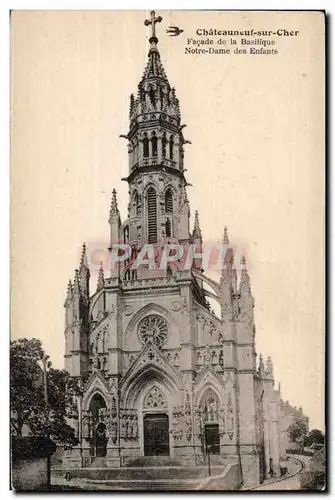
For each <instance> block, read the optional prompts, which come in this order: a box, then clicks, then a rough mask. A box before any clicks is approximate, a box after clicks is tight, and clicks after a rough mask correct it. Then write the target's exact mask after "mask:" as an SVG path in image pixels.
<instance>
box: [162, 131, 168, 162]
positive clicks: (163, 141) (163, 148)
mask: <svg viewBox="0 0 335 500" xmlns="http://www.w3.org/2000/svg"><path fill="white" fill-rule="evenodd" d="M166 145H167V140H166V133H165V132H164V134H163V137H162V155H163V158H166Z"/></svg>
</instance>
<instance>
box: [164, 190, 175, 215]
mask: <svg viewBox="0 0 335 500" xmlns="http://www.w3.org/2000/svg"><path fill="white" fill-rule="evenodd" d="M165 212H166V213H167V214H172V213H173V196H172V191H171V189H170V188H169V189H167V191H166V193H165Z"/></svg>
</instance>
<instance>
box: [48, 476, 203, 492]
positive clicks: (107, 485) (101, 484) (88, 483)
mask: <svg viewBox="0 0 335 500" xmlns="http://www.w3.org/2000/svg"><path fill="white" fill-rule="evenodd" d="M60 479H61V478H57V479H55V478H54V479H53V481H52V484H53V487H54V488H55V489H57V486H58V487H59V488H60V489H62V487H64V488H65V489H66V487H68V488H69V489H78V490H84V491H111V490H113V491H121V490H127V491H192V490H195V489H196V487H197V486H198V484H199V482H200V480H197V479H193V480H185V479H178V480H176V479H165V480H162V479H156V480H145V479H143V480H114V481H110V480H107V481H106V480H105V481H101V480H99V481H97V480H89V479H84V480H81V481H80V480H78V479H71V480H70V481H66V482H65V481H64V480H63V479H62V480H60Z"/></svg>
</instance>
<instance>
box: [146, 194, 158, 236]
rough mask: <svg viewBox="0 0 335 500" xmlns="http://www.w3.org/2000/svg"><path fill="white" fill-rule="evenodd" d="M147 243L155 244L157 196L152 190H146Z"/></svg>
mask: <svg viewBox="0 0 335 500" xmlns="http://www.w3.org/2000/svg"><path fill="white" fill-rule="evenodd" d="M147 198H148V243H157V196H156V191H155V189H154V188H152V187H151V188H149V189H148V194H147Z"/></svg>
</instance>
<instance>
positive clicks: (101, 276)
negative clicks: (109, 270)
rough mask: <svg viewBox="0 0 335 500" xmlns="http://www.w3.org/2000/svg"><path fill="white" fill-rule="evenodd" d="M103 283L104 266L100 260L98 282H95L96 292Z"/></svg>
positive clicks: (101, 287) (100, 288)
mask: <svg viewBox="0 0 335 500" xmlns="http://www.w3.org/2000/svg"><path fill="white" fill-rule="evenodd" d="M104 285H105V277H104V268H103V264H102V262H100V267H99V274H98V282H97V292H98V291H99V290H102V289H103V287H104Z"/></svg>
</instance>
